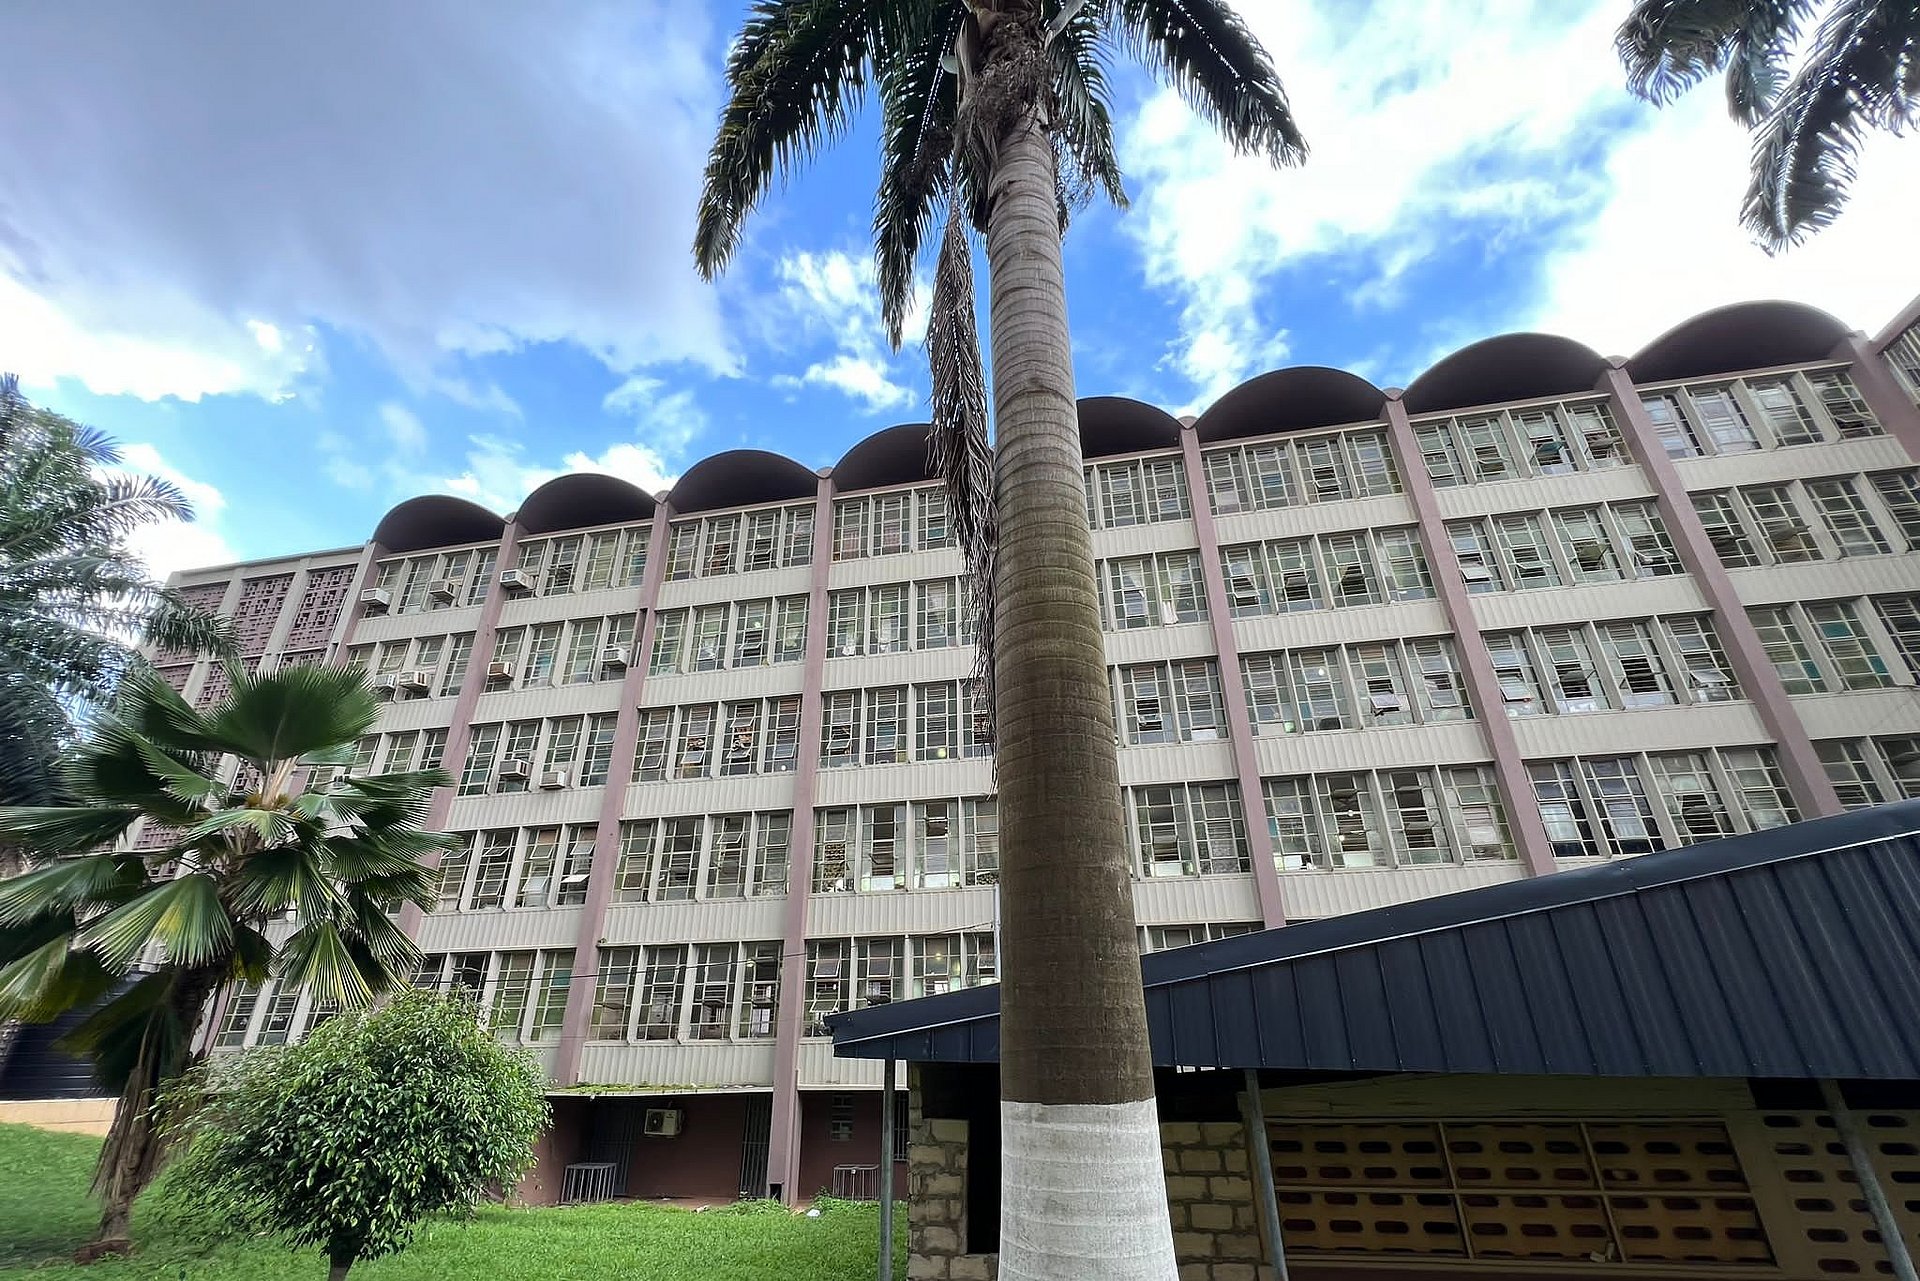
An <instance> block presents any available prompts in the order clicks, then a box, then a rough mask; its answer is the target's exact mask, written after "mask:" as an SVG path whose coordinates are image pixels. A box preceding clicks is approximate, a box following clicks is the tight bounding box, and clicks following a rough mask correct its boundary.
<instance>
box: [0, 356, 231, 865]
mask: <svg viewBox="0 0 1920 1281" xmlns="http://www.w3.org/2000/svg"><path fill="white" fill-rule="evenodd" d="M119 461H120V455H119V453H118V451H117V450H116V449H115V447H114V445H113V442H112V441H110V440H108V439H107V437H105V436H103V435H101V434H100V433H99V432H97V431H94V430H92V429H91V428H87V427H82V426H80V425H79V424H78V423H74V422H72V421H70V420H68V419H66V418H63V417H61V416H60V415H59V414H55V413H51V412H49V411H47V410H44V409H37V408H35V407H34V406H33V405H31V404H29V403H28V402H27V400H26V398H25V397H23V396H22V395H21V394H20V387H19V383H18V380H16V379H15V378H14V377H13V376H12V375H11V374H8V375H0V804H7V805H45V804H51V803H53V802H54V801H56V800H58V799H59V796H58V779H57V777H56V774H55V771H54V769H53V757H54V753H55V751H56V749H57V748H58V746H59V744H60V743H62V742H63V741H64V740H65V739H66V738H67V736H68V734H69V732H70V725H69V716H70V713H71V712H74V711H77V710H84V709H86V708H89V707H100V706H103V705H105V704H106V703H107V702H108V701H109V700H110V699H111V698H112V696H113V691H114V688H115V686H116V684H117V683H118V681H119V679H120V677H121V675H122V673H124V672H125V671H127V670H128V669H129V668H130V667H133V666H137V665H138V664H139V663H140V661H141V660H140V658H139V656H138V654H137V653H136V652H135V650H134V649H133V647H132V645H131V644H130V643H129V642H142V643H146V644H150V645H156V646H160V647H163V648H175V649H185V650H206V651H209V652H211V653H214V654H216V655H220V656H223V657H224V656H226V655H229V654H230V653H231V652H232V645H231V643H230V641H229V638H228V633H227V629H226V627H225V625H224V624H223V623H222V622H221V621H220V619H219V617H218V616H217V615H214V614H211V613H207V612H205V611H203V610H199V609H195V608H193V607H192V606H189V605H187V604H186V603H184V602H183V601H182V600H181V599H180V597H179V596H178V595H177V594H176V593H174V592H171V591H169V590H167V589H166V588H165V587H163V586H161V585H160V584H159V583H156V582H154V581H153V578H152V576H151V575H150V574H149V573H148V572H147V569H146V567H145V566H144V565H142V564H141V563H140V561H139V559H138V558H137V557H135V556H134V555H133V554H132V553H131V552H130V551H128V550H127V545H126V538H127V535H128V534H130V533H132V532H133V531H134V530H136V529H138V528H140V527H141V526H143V525H147V524H151V523H153V522H156V521H168V520H191V519H193V509H192V508H191V507H190V506H189V505H188V503H187V500H186V498H185V497H184V496H183V495H182V494H181V493H180V491H179V490H178V489H176V488H175V487H174V486H172V485H170V484H168V483H167V482H165V481H163V480H157V479H155V478H153V477H149V476H130V475H127V474H125V473H121V472H116V471H109V470H105V469H108V468H112V467H114V466H115V465H116V464H118V463H119ZM16 857H17V856H15V855H9V854H8V852H7V851H6V850H5V849H4V848H0V876H4V875H6V874H7V873H8V872H9V871H12V870H14V867H15V863H14V860H15V858H16Z"/></svg>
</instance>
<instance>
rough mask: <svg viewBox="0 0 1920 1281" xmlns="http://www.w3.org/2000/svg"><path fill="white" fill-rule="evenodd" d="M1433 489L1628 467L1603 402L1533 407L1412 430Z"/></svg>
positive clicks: (1417, 426)
mask: <svg viewBox="0 0 1920 1281" xmlns="http://www.w3.org/2000/svg"><path fill="white" fill-rule="evenodd" d="M1413 435H1414V439H1415V440H1416V441H1417V442H1418V443H1419V446H1420V461H1421V464H1422V465H1423V466H1424V467H1425V468H1426V469H1427V476H1428V478H1429V479H1431V480H1432V481H1433V483H1434V486H1435V487H1436V488H1440V489H1447V488H1451V487H1453V486H1455V485H1476V484H1483V483H1487V482H1491V481H1500V480H1512V479H1514V478H1516V477H1519V476H1564V475H1568V474H1569V473H1572V472H1579V471H1601V470H1605V469H1606V468H1610V467H1620V466H1624V465H1625V464H1627V463H1628V462H1630V461H1631V460H1630V459H1629V458H1628V456H1627V451H1626V447H1625V445H1624V444H1623V443H1622V441H1621V439H1620V431H1619V428H1618V427H1616V426H1615V424H1614V421H1613V414H1612V413H1611V412H1610V411H1609V410H1608V408H1607V404H1606V402H1605V401H1604V400H1587V401H1571V402H1566V403H1563V404H1558V405H1532V406H1529V407H1527V408H1526V409H1503V410H1497V411H1495V412H1493V413H1485V414H1465V415H1461V416H1459V417H1456V418H1447V419H1442V420H1440V421H1436V422H1420V423H1415V424H1413Z"/></svg>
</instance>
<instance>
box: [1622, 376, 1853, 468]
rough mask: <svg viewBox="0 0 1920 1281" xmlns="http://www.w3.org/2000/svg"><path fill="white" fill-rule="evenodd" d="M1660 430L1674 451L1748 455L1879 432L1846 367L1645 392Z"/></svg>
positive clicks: (1656, 428) (1695, 454) (1685, 455)
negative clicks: (1763, 450)
mask: <svg viewBox="0 0 1920 1281" xmlns="http://www.w3.org/2000/svg"><path fill="white" fill-rule="evenodd" d="M1640 403H1641V404H1643V405H1645V406H1646V410H1647V417H1648V418H1649V419H1650V420H1652V423H1653V430H1654V434H1655V435H1656V436H1658V437H1659V440H1660V444H1661V447H1662V448H1664V449H1665V450H1666V451H1667V454H1668V456H1669V457H1672V458H1697V457H1700V456H1701V455H1703V454H1744V453H1751V452H1752V451H1754V450H1756V449H1784V448H1788V447H1790V446H1793V445H1814V444H1819V443H1821V442H1822V441H1830V440H1857V439H1859V438H1861V437H1865V436H1878V435H1880V434H1881V433H1880V424H1879V422H1878V421H1877V420H1875V418H1874V416H1873V411H1872V410H1871V409H1868V408H1867V402H1866V401H1865V400H1864V399H1862V398H1861V396H1860V390H1859V388H1857V387H1855V386H1854V383H1853V378H1852V376H1851V375H1849V374H1848V373H1847V371H1846V370H1844V369H1823V370H1817V371H1814V372H1805V371H1801V372H1795V373H1785V374H1766V375H1761V376H1757V377H1752V378H1735V379H1732V380H1730V381H1726V382H1712V383H1691V384H1688V385H1687V386H1685V387H1675V388H1672V389H1670V390H1667V391H1661V392H1649V393H1646V394H1643V395H1642V396H1641V398H1640Z"/></svg>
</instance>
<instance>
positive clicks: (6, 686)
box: [0, 674, 71, 806]
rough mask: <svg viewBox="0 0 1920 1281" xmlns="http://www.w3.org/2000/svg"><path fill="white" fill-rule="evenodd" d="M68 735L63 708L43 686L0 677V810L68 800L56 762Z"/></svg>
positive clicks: (16, 677)
mask: <svg viewBox="0 0 1920 1281" xmlns="http://www.w3.org/2000/svg"><path fill="white" fill-rule="evenodd" d="M70 732H71V727H70V725H69V724H68V721H67V710H66V708H65V707H63V706H62V705H61V703H60V700H59V699H58V698H57V697H55V695H54V694H53V692H52V691H51V690H49V689H48V688H47V687H46V686H45V685H42V684H40V683H39V682H37V681H29V680H26V679H23V678H20V677H18V676H14V675H10V674H0V806H17V805H54V804H58V803H59V802H61V801H63V800H65V799H67V789H66V786H65V785H64V783H63V782H62V781H61V778H60V771H59V768H58V759H59V756H60V753H61V752H62V751H63V750H64V749H65V747H66V742H67V738H68V736H69V734H70Z"/></svg>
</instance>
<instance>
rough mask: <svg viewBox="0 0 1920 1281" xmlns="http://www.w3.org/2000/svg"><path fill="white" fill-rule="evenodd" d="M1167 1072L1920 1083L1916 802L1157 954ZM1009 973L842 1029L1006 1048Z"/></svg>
mask: <svg viewBox="0 0 1920 1281" xmlns="http://www.w3.org/2000/svg"><path fill="white" fill-rule="evenodd" d="M1141 971H1142V975H1143V978H1144V980H1145V983H1146V990H1147V1021H1148V1025H1149V1027H1150V1029H1151V1031H1152V1035H1153V1060H1154V1063H1155V1064H1157V1065H1159V1066H1162V1067H1172V1066H1182V1067H1222V1068H1245V1067H1264V1068H1275V1069H1290V1070H1294V1071H1342V1072H1345V1071H1362V1072H1499V1073H1535V1074H1537V1073H1547V1074H1559V1073H1569V1074H1575V1075H1583V1076H1588V1075H1591V1076H1716V1077H1738V1076H1759V1077H1766V1076H1780V1077H1841V1078H1870V1079H1883V1080H1888V1079H1891V1080H1920V801H1906V802H1901V803H1898V804H1894V805H1883V806H1880V807H1878V808H1875V809H1871V810H1864V811H1861V812H1858V813H1853V814H1843V815H1840V816H1837V817H1834V818H1825V819H1817V820H1814V821H1811V822H1806V823H1796V824H1794V825H1792V826H1790V827H1784V828H1776V829H1774V830H1772V831H1768V832H1757V833H1754V834H1753V835H1750V836H1742V837H1736V838H1734V839H1731V840H1725V841H1715V842H1712V843H1710V844H1706V845H1697V846H1693V847H1691V848H1688V849H1683V850H1673V851H1668V852H1666V853H1661V854H1651V855H1646V856H1643V857H1640V858H1634V859H1628V860H1625V861H1622V862H1618V863H1610V864H1606V865H1603V866H1598V867H1593V868H1587V869H1583V870H1581V871H1576V872H1563V873H1561V874H1559V875H1556V876H1546V877H1540V878H1538V879H1535V880H1527V881H1517V882H1513V883H1510V884H1505V885H1496V886H1490V887H1488V888H1486V889H1479V890H1470V891H1468V892H1466V893H1462V894H1450V895H1446V896H1444V897H1440V898H1431V899H1424V900H1420V901H1417V902H1412V903H1405V904H1401V905H1399V906H1396V907H1389V908H1381V909H1379V910H1376V911H1371V912H1360V913H1355V914H1353V915H1351V916H1342V917H1331V918H1328V919H1326V920H1321V921H1309V922H1305V923H1302V924H1299V925H1291V926H1286V927H1283V928H1281V929H1275V930H1267V931H1264V932H1262V933H1259V934H1250V935H1244V936H1241V937H1239V938H1231V939H1222V940H1220V941H1219V942H1216V943H1203V944H1200V945H1199V946H1197V947H1187V948H1180V949H1177V950H1174V951H1168V952H1158V953H1154V954H1153V955H1150V956H1147V957H1145V958H1143V960H1142V962H1141ZM999 1015H1000V994H999V990H998V989H997V988H994V987H984V988H972V989H968V990H966V991H962V992H955V993H951V994H949V995H946V996H936V997H928V998H925V999H923V1000H918V1001H905V1002H901V1003H899V1004H895V1005H883V1006H875V1007H872V1008H869V1009H864V1010H857V1011H853V1012H850V1013H846V1014H838V1015H834V1016H832V1017H830V1018H829V1019H828V1024H829V1025H830V1026H831V1027H832V1029H833V1040H834V1052H835V1053H836V1054H838V1055H842V1056H845V1057H853V1058H874V1059H877V1058H898V1059H908V1060H916V1061H921V1062H928V1061H935V1062H975V1063H987V1062H993V1061H995V1060H996V1059H997V1058H998V1056H999V1051H1000V1017H999Z"/></svg>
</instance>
